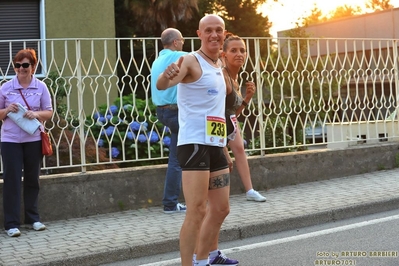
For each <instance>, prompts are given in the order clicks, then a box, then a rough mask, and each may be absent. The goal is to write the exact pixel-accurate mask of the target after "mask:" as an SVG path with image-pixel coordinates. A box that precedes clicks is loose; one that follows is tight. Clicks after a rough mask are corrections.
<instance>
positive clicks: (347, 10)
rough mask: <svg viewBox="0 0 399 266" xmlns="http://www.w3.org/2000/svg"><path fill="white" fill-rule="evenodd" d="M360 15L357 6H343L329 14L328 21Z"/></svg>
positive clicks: (359, 9) (360, 11) (360, 10)
mask: <svg viewBox="0 0 399 266" xmlns="http://www.w3.org/2000/svg"><path fill="white" fill-rule="evenodd" d="M361 13H362V9H361V8H360V7H359V6H350V5H343V6H339V7H337V8H336V9H335V10H333V11H332V12H330V16H329V20H333V19H338V18H346V17H352V16H355V15H359V14H361Z"/></svg>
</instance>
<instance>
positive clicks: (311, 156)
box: [0, 143, 399, 226]
mask: <svg viewBox="0 0 399 266" xmlns="http://www.w3.org/2000/svg"><path fill="white" fill-rule="evenodd" d="M248 161H249V164H250V168H251V173H252V182H253V185H254V188H255V189H256V190H267V189H271V188H276V187H280V186H287V185H295V184H299V183H304V182H311V181H316V180H326V179H331V178H337V177H344V176H350V175H355V174H362V173H368V172H373V171H378V170H383V169H392V168H395V167H398V166H399V144H398V143H387V144H383V145H375V146H370V145H359V146H356V147H350V148H346V149H337V150H327V149H323V150H313V151H303V152H294V153H286V154H273V155H267V156H263V157H262V156H256V157H251V158H249V160H248ZM165 171H166V165H158V166H149V167H148V166H146V167H135V168H129V169H118V170H115V169H113V170H106V171H99V172H89V173H85V174H79V173H76V174H68V175H52V176H42V177H41V192H40V198H39V210H40V214H41V217H42V221H44V222H46V221H51V220H61V219H68V218H75V217H84V216H88V215H95V214H100V213H109V212H118V211H121V210H128V209H139V208H146V207H153V206H161V200H162V193H163V185H164V175H165ZM231 179H232V180H231V194H238V193H243V192H244V189H243V186H242V184H241V181H240V180H239V176H238V175H237V171H236V170H235V171H233V174H232V177H231ZM2 192H3V183H2V182H1V183H0V194H2ZM182 201H183V199H182ZM0 206H3V203H2V198H1V199H0ZM2 224H3V213H2V212H1V214H0V225H1V226H2Z"/></svg>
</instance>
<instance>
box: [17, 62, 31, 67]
mask: <svg viewBox="0 0 399 266" xmlns="http://www.w3.org/2000/svg"><path fill="white" fill-rule="evenodd" d="M30 65H31V64H29V63H22V64H21V63H15V65H14V67H15V68H20V67H21V66H22V67H23V68H28V67H29V66H30Z"/></svg>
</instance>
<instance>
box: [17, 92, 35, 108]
mask: <svg viewBox="0 0 399 266" xmlns="http://www.w3.org/2000/svg"><path fill="white" fill-rule="evenodd" d="M19 93H20V94H21V96H22V99H24V102H25V104H26V106H28V109H29V110H32V109H30V106H29V104H28V102H27V101H26V99H25V96H24V95H23V94H22V91H21V89H20V90H19Z"/></svg>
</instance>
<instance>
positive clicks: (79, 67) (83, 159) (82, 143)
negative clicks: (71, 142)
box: [76, 39, 87, 173]
mask: <svg viewBox="0 0 399 266" xmlns="http://www.w3.org/2000/svg"><path fill="white" fill-rule="evenodd" d="M81 64H82V55H81V41H80V40H79V39H77V40H76V78H77V90H78V110H79V143H80V160H81V171H82V173H86V171H87V169H86V150H85V139H86V138H85V132H84V121H85V119H86V118H85V117H84V111H83V81H82V65H81Z"/></svg>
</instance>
